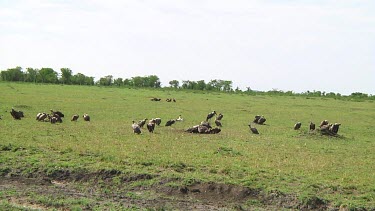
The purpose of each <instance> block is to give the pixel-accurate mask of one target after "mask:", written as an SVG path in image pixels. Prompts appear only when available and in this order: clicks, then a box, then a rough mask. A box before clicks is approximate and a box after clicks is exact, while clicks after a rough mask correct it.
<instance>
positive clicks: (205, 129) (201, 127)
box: [198, 125, 210, 133]
mask: <svg viewBox="0 0 375 211" xmlns="http://www.w3.org/2000/svg"><path fill="white" fill-rule="evenodd" d="M209 130H210V129H209V128H208V127H207V126H204V125H199V126H198V133H208V132H209Z"/></svg>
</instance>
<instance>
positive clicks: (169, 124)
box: [165, 119, 176, 126]
mask: <svg viewBox="0 0 375 211" xmlns="http://www.w3.org/2000/svg"><path fill="white" fill-rule="evenodd" d="M175 122H176V120H175V119H171V120H168V121H167V123H165V126H171V125H173V124H174V123H175Z"/></svg>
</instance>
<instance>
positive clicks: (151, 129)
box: [147, 119, 155, 133]
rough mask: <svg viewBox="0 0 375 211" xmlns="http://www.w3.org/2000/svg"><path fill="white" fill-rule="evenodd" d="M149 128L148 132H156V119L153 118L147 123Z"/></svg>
mask: <svg viewBox="0 0 375 211" xmlns="http://www.w3.org/2000/svg"><path fill="white" fill-rule="evenodd" d="M147 129H148V132H150V133H153V132H154V129H155V119H151V120H150V121H149V122H148V123H147Z"/></svg>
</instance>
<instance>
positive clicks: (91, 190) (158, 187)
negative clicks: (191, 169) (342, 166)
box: [0, 170, 328, 210]
mask: <svg viewBox="0 0 375 211" xmlns="http://www.w3.org/2000/svg"><path fill="white" fill-rule="evenodd" d="M115 178H116V179H117V181H118V180H120V183H116V184H115V182H114V180H115ZM155 178H156V179H159V178H158V176H157V175H148V174H138V175H123V174H122V173H121V172H119V171H117V170H109V171H108V170H103V171H99V172H94V173H89V172H71V171H69V170H58V171H55V172H52V173H50V174H48V175H47V174H45V173H40V174H35V173H34V174H32V175H29V176H28V177H25V176H19V175H5V176H1V177H0V192H3V193H6V192H7V191H11V192H12V194H9V195H7V194H3V195H2V197H0V199H2V200H4V199H6V200H7V201H8V203H9V204H11V205H13V206H15V207H24V208H27V209H39V210H48V209H58V210H66V209H69V208H71V207H69V206H70V205H69V204H64V203H60V204H53V203H51V204H49V203H45V202H43V201H41V200H38V197H39V198H40V196H45V197H52V198H53V197H54V198H64V199H69V198H73V199H77V200H79V199H84V200H86V201H88V202H87V203H85V204H81V205H80V208H81V209H83V210H92V209H94V208H101V209H107V208H108V207H107V206H108V204H111V206H114V207H117V208H121V209H122V208H141V209H166V210H176V209H178V210H249V209H251V210H252V209H257V210H279V209H284V210H288V209H291V210H294V209H299V210H310V209H311V210H321V209H326V208H327V206H328V205H327V203H326V202H324V201H323V200H320V199H315V200H313V201H311V202H309V203H306V204H301V203H300V202H299V201H298V200H297V198H296V197H294V196H292V195H286V194H283V193H279V192H272V193H268V194H265V193H264V192H262V191H261V190H257V189H250V188H247V187H241V186H236V185H228V184H220V183H213V182H210V183H201V182H195V183H194V184H191V185H189V186H179V187H170V186H168V185H166V184H167V183H168V182H171V181H173V180H178V179H168V180H166V179H160V182H157V183H154V184H152V185H146V186H142V185H141V186H133V185H131V184H132V183H133V182H136V181H138V182H139V181H147V180H151V179H155ZM33 196H34V197H33ZM35 196H38V197H35Z"/></svg>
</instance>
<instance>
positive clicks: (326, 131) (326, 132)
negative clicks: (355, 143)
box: [320, 124, 332, 135]
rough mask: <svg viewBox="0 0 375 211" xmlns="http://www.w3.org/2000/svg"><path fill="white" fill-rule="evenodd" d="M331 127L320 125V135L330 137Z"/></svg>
mask: <svg viewBox="0 0 375 211" xmlns="http://www.w3.org/2000/svg"><path fill="white" fill-rule="evenodd" d="M331 126H332V124H327V125H322V126H321V127H320V133H321V134H323V135H332V133H331V131H330V127H331Z"/></svg>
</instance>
